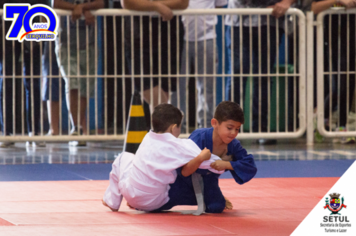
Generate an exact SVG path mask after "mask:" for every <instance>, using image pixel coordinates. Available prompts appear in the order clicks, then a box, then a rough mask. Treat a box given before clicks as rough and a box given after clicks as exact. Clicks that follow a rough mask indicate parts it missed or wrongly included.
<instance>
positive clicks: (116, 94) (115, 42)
mask: <svg viewBox="0 0 356 236" xmlns="http://www.w3.org/2000/svg"><path fill="white" fill-rule="evenodd" d="M56 12H57V14H58V15H59V16H66V18H67V20H68V22H69V21H70V15H71V12H69V11H63V10H56ZM271 12H272V10H271V9H214V10H184V11H175V12H174V14H175V15H176V16H193V17H194V19H195V22H197V17H198V16H203V17H207V16H210V15H217V16H222V20H223V21H225V17H226V16H233V15H239V16H240V17H242V16H248V17H250V18H251V16H252V15H258V19H259V21H258V22H259V23H258V26H257V31H258V32H259V37H258V45H259V47H260V48H261V47H267V48H268V52H269V50H270V46H271V45H269V43H267V42H263V41H262V40H261V33H260V32H261V27H262V25H263V23H264V22H261V17H262V16H266V19H268V22H269V20H270V19H271V18H272V16H270V15H271ZM93 14H94V15H95V16H96V21H95V26H94V32H95V33H94V35H95V39H92V38H90V35H89V34H90V32H89V31H90V29H89V28H88V27H86V28H85V42H87V43H88V42H89V40H93V41H94V42H95V43H94V45H95V46H94V47H95V48H94V53H93V55H94V56H92V57H91V56H87V55H88V54H89V49H88V46H87V47H85V49H83V50H84V51H85V52H86V53H87V55H86V56H85V60H86V64H87V65H89V63H92V62H94V63H93V64H94V65H93V66H94V73H89V70H90V69H92V67H91V68H90V67H88V66H87V68H86V72H87V73H86V74H84V75H83V74H77V75H74V76H72V75H69V76H68V78H70V79H73V77H75V78H76V79H77V80H78V78H84V79H86V86H87V88H88V89H87V90H86V91H85V95H86V100H85V101H84V102H85V104H86V107H87V110H86V112H85V116H86V128H87V130H88V135H79V136H75V140H77V141H105V140H117V139H120V140H123V139H124V138H125V133H126V121H127V116H126V115H127V110H128V109H129V101H128V98H129V97H130V95H131V94H132V93H133V91H134V89H135V88H134V87H135V85H134V84H135V79H137V78H139V84H140V85H141V86H140V87H141V88H140V89H139V91H140V92H141V95H143V94H144V91H143V86H142V85H143V84H144V80H146V78H147V79H150V81H152V78H153V77H157V78H158V84H159V85H161V84H162V82H163V81H164V78H173V77H176V78H177V82H176V84H177V85H179V81H180V80H181V79H184V78H195V79H198V78H199V77H202V78H203V81H204V83H203V84H204V91H206V88H207V86H212V87H213V88H214V89H215V90H214V93H213V107H215V106H216V105H217V102H218V101H219V100H225V99H226V98H225V97H226V96H227V94H226V92H225V86H226V84H225V80H226V79H228V78H230V77H235V78H240V85H241V86H240V98H241V99H240V100H239V101H240V103H241V106H243V107H244V108H245V110H246V111H248V112H246V114H245V116H246V117H249V119H248V121H249V125H248V126H247V125H245V126H246V127H242V130H241V133H240V134H239V136H238V138H239V139H257V138H271V139H282V138H297V137H300V136H302V135H303V134H304V133H305V131H306V116H307V114H306V104H307V100H306V63H305V62H306V54H305V53H306V19H305V15H304V13H303V12H302V11H300V10H298V9H289V10H288V12H287V17H286V18H287V19H290V18H292V19H293V21H292V23H291V27H292V28H291V29H293V30H292V32H289V33H290V35H291V36H290V37H292V38H293V42H294V44H293V45H289V44H288V43H287V41H285V43H284V45H282V47H283V48H284V50H285V54H284V57H285V60H284V64H285V65H288V64H290V62H289V61H290V60H289V59H288V57H289V56H288V55H289V54H288V52H287V51H288V49H289V48H290V47H293V52H294V56H293V59H291V60H292V63H291V65H292V68H293V70H292V71H290V72H288V71H287V66H285V69H284V72H283V71H282V72H281V65H280V64H281V63H280V58H279V57H280V53H279V48H280V43H279V35H278V34H279V33H278V30H277V31H276V34H277V35H276V38H277V41H276V47H275V48H276V50H277V51H276V55H277V56H276V64H275V67H276V69H275V72H274V71H271V70H270V69H268V72H267V73H262V72H261V69H259V71H258V73H253V71H252V67H250V70H249V72H248V73H245V72H243V73H242V72H241V73H235V72H234V70H233V71H232V73H231V74H230V73H226V72H225V70H224V69H223V71H222V72H221V73H218V71H217V69H216V68H214V72H213V73H206V69H207V68H206V66H204V67H205V69H204V71H205V72H204V73H198V72H197V70H196V71H195V72H194V73H190V72H189V71H186V73H181V66H182V65H181V58H180V57H179V52H178V51H179V50H180V49H182V48H181V47H182V45H181V44H180V42H178V41H176V42H175V43H176V52H175V54H173V52H172V51H171V50H168V58H169V59H171V56H172V55H175V56H176V60H175V63H176V68H175V69H176V71H177V74H171V73H169V71H171V69H172V68H171V65H169V66H168V73H161V69H162V68H161V63H159V65H158V68H159V72H158V73H157V74H155V73H152V70H151V72H150V73H144V66H143V63H144V61H143V59H144V56H146V55H144V54H143V53H142V52H138V53H136V54H135V52H136V51H135V50H137V48H135V42H134V39H135V38H134V37H136V35H134V30H133V29H134V27H133V19H134V16H137V17H138V19H139V22H141V24H142V22H143V21H142V19H143V16H149V22H150V24H149V25H150V28H149V32H151V33H152V19H154V18H155V15H156V14H155V13H150V12H134V11H128V10H112V9H110V10H109V9H102V10H97V11H94V12H93ZM0 15H2V11H1V10H0ZM99 17H100V18H99ZM110 17H111V18H110ZM129 19H131V22H130V24H131V26H132V27H131V32H129V35H128V32H127V31H126V30H124V27H125V24H127V22H128V20H129ZM109 21H110V27H112V28H108V27H109V26H108V25H109V23H108V22H109ZM100 22H101V23H100ZM175 24H176V25H174V26H173V25H172V24H171V23H168V26H167V30H168V33H169V32H170V30H171V29H172V28H173V27H175V30H176V32H177V35H179V34H181V33H182V32H180V31H179V30H180V29H179V27H177V26H179V24H180V23H179V22H178V21H176V22H175ZM278 24H279V23H277V25H276V28H279V25H278ZM284 24H285V27H286V28H288V27H289V25H288V24H287V21H286V23H284ZM241 26H242V24H240V27H241ZM160 27H161V23H159V25H158V29H160ZM195 27H197V23H195ZM4 28H5V27H3V28H2V29H3V35H4V34H5V33H6V32H4V31H5V30H4ZM117 29H120V32H117ZM186 29H187V27H186ZM65 30H66V32H67V36H68V39H67V45H71V44H73V43H75V42H72V41H70V35H71V34H70V28H69V26H67V28H66V29H65ZM77 30H78V31H79V25H78V24H77ZM143 30H144V29H143V27H139V31H138V35H139V38H141V40H139V45H140V47H139V49H142V46H143V43H145V42H143V40H142V37H143ZM214 30H215V31H216V30H217V29H216V27H215V26H214ZM110 31H112V32H113V33H112V35H110V36H108V33H109V32H110ZM249 31H250V32H251V31H252V27H249ZM160 32H161V31H160V30H159V31H158V37H159V38H161V37H163V35H161V33H160ZM218 33H219V34H220V35H222V37H223V39H225V35H226V31H225V27H222V29H221V31H220V32H218ZM233 33H234V28H232V29H231V50H232V51H233V50H234V48H236V47H241V45H235V44H234V40H233ZM287 33H288V30H287ZM78 35H79V33H77V36H78ZM98 35H102V37H98ZM60 36H61V34H60V35H59V37H60ZM118 37H121V40H119V38H118ZM125 37H126V38H129V40H130V41H131V44H130V45H129V48H127V44H126V45H125V40H126V39H125ZM195 37H197V36H195ZM242 37H243V34H240V38H242ZM249 37H251V33H250V35H249ZM168 39H169V40H168V48H169V49H170V48H171V46H172V45H170V42H171V41H172V39H171V38H170V37H169V36H168ZM213 41H214V45H216V44H217V39H216V38H214V39H213ZM267 41H268V40H267ZM4 42H5V40H4V37H3V44H2V47H3V54H2V55H0V56H1V57H2V58H3V62H5V61H6V60H5V58H6V56H7V53H9V52H7V51H6V49H7V48H6V47H5V44H4ZM62 43H63V42H62ZM265 43H267V45H266V44H265ZM15 44H16V43H15V42H12V46H14V45H15ZM76 44H77V45H76V46H75V49H74V50H76V53H77V54H78V52H79V50H80V43H79V39H77V42H76ZM110 45H111V46H110ZM158 45H159V48H160V47H161V46H162V45H161V44H158ZM186 45H187V44H186ZM221 46H222V49H223V50H222V51H221V54H222V57H221V58H222V60H221V62H219V63H220V64H221V65H222V67H223V68H224V67H225V66H226V65H228V63H231V64H232V65H234V58H233V57H232V58H231V62H228V61H226V60H225V54H226V53H227V52H226V51H225V46H226V45H225V40H223V41H222V45H221ZM20 47H21V51H22V52H24V50H25V49H24V46H23V44H21V46H20ZM32 47H33V46H30V52H32V50H33V48H32ZM110 47H113V49H115V50H114V51H112V49H111V48H110ZM149 47H150V48H149V51H150V52H152V50H153V48H152V43H150V46H149ZM206 47H207V46H206V43H205V44H204V48H205V49H206ZM214 47H216V46H214ZM39 48H40V49H39V50H40V54H42V52H43V45H42V44H41V45H40V46H39ZM119 49H120V50H119ZM186 49H188V47H187V46H186ZM71 50H72V49H71V48H70V47H69V46H68V47H67V49H66V52H67V55H70V53H71ZM117 50H119V52H121V55H118V51H117ZM194 50H195V52H196V54H197V43H195V48H194ZM125 51H127V54H128V57H129V58H127V55H126V57H125ZM141 51H142V50H141ZM162 53H163V51H162V50H161V49H158V54H157V55H158V57H159V58H160V57H161V56H162ZM248 53H249V54H250V55H252V46H250V50H249V52H248ZM213 54H214V55H213V57H214V59H217V58H218V54H217V53H216V50H213ZM135 55H138V57H139V58H140V60H138V59H137V60H138V65H139V68H140V70H138V72H137V73H132V72H131V73H130V70H129V69H128V66H129V65H130V66H131V71H134V70H135V69H134V68H132V67H134V66H135V63H136V61H134V60H135ZM130 56H131V57H130ZM59 57H61V56H59ZM78 57H79V56H77V58H78ZM204 58H205V56H204ZM263 59H264V58H263V56H261V53H259V60H258V61H259V63H258V67H259V68H261V61H262V60H263ZM24 60H26V59H24V58H22V60H21V61H22V62H21V63H22V64H21V67H23V66H24ZM49 60H50V64H52V62H53V61H52V57H51V56H50V59H49ZM110 60H112V61H110ZM120 60H121V65H118V62H119V61H120ZM149 60H150V61H152V60H153V55H152V53H150V55H149ZM267 60H268V63H270V62H269V61H270V58H269V57H268V59H267ZM240 62H243V58H242V57H240ZM252 62H253V59H252V57H250V64H251V65H252ZM13 63H15V61H13ZM101 63H102V64H101ZM110 63H112V64H110ZM193 64H194V65H195V66H197V65H198V60H197V56H195V63H193ZM240 64H242V63H240ZM66 65H67V67H68V68H70V67H71V65H72V64H71V62H70V61H69V60H67V61H66ZM111 65H113V68H110V66H111ZM204 65H206V64H205V63H204ZM119 66H121V67H120V68H119ZM153 66H154V65H153V63H150V65H149V66H148V67H149V68H151V69H152V68H153ZM76 67H77V68H76V69H77V71H79V70H80V68H79V65H77V66H76ZM100 70H102V71H100ZM118 71H120V72H118ZM240 71H242V70H240ZM77 73H78V72H77ZM2 76H3V78H7V79H11V83H12V84H13V93H14V94H16V93H17V92H18V91H17V90H15V84H16V81H17V80H22V79H23V78H29V79H30V81H31V87H32V91H34V90H33V88H34V87H33V86H34V85H35V83H34V82H33V81H36V80H39V79H38V78H42V77H43V75H42V72H40V74H38V75H37V74H34V73H33V72H32V71H31V74H30V75H25V74H24V73H23V72H22V74H20V75H15V71H13V73H12V74H11V75H9V74H5V72H3V75H2ZM56 77H58V75H53V74H50V75H48V78H56ZM143 77H146V78H145V79H144V78H143ZM207 77H212V78H214V79H213V80H212V81H210V80H208V78H207ZM91 78H94V81H95V82H94V96H92V95H91V94H89V89H90V88H91V87H92V86H93V85H91V84H90V83H89V81H90V79H91ZM242 78H246V81H247V82H246V85H245V86H246V87H245V88H243V87H244V83H243V82H242V80H244V79H242ZM272 78H276V79H275V82H274V84H275V89H274V87H271V86H270V82H271V79H272ZM119 79H120V80H121V81H120V80H119ZM263 79H266V80H268V88H267V89H268V91H267V94H268V96H267V99H268V102H267V104H268V107H267V130H266V131H265V130H262V129H261V123H262V121H261V120H262V119H263V117H261V115H258V128H257V131H256V132H253V126H252V116H253V111H252V110H253V105H252V104H253V95H254V93H253V89H252V87H253V86H252V81H253V80H255V81H260V82H259V85H261V80H263ZM4 81H5V80H4ZM40 81H42V79H41V80H40ZM50 81H51V80H50ZM169 81H170V80H169ZM282 82H284V90H283V91H282V89H281V87H282ZM4 83H6V82H4ZM173 83H174V82H173ZM21 84H22V83H21ZM39 84H40V87H42V86H43V83H42V82H39ZM50 84H51V83H50ZM59 84H60V86H59V90H61V83H59ZM79 84H80V83H79ZM186 84H187V82H186ZM231 84H232V85H231V86H232V89H231V94H230V96H231V97H232V98H233V97H234V93H235V92H236V91H234V79H232V82H231ZM21 86H22V88H21V90H20V91H22V92H20V93H21V103H19V102H16V101H15V100H13V103H12V107H11V109H12V114H11V118H12V120H13V121H15V120H16V114H17V112H16V107H18V106H19V104H20V106H21V112H20V113H21V115H20V116H21V122H22V123H21V128H20V130H17V132H15V135H3V136H0V141H11V142H16V141H19V142H20V141H40V140H43V141H70V140H73V136H71V135H69V133H70V126H69V125H68V129H67V130H68V131H63V127H62V123H63V121H64V120H67V123H68V124H69V123H70V118H66V117H65V118H64V120H62V116H61V115H60V119H59V122H60V126H59V129H60V135H58V136H46V135H45V134H46V133H47V132H46V130H44V123H45V122H44V115H43V114H44V106H43V104H42V103H41V104H40V105H39V106H40V117H35V116H34V112H32V121H31V127H32V130H33V128H34V126H35V122H37V121H38V120H40V130H39V132H38V134H36V135H33V136H31V137H29V136H28V135H27V134H26V133H25V132H26V129H25V112H24V110H25V104H24V102H23V101H24V99H25V93H24V88H23V85H21ZM70 86H71V85H70ZM70 86H68V87H69V88H68V89H69V90H70ZM98 86H103V93H102V95H100V88H99V87H98ZM110 86H113V87H114V89H113V93H111V94H113V97H112V98H110V97H109V96H110V95H109V91H110V90H109V88H110ZM118 86H121V91H118V89H117V88H118ZM172 86H173V84H172V83H171V82H168V88H169V89H168V90H169V92H168V99H169V100H174V99H175V98H176V103H177V106H178V107H180V104H182V103H181V100H183V101H184V102H185V105H186V107H188V106H189V105H193V104H197V99H196V98H197V92H196V90H195V96H194V98H193V99H190V100H189V97H188V94H189V91H190V90H189V88H184V89H185V90H186V93H185V94H186V96H185V97H184V98H181V97H180V91H179V89H180V86H178V89H177V92H176V93H172V92H171V90H170V88H171V87H172ZM219 86H220V87H219ZM248 86H249V90H248V91H249V96H248V97H247V96H245V95H244V96H245V97H244V98H242V94H244V92H246V93H247V90H246V88H247V87H248ZM153 87H154V86H153V84H152V82H150V85H149V88H150V90H151V93H150V94H149V95H148V97H149V98H150V99H149V100H151V102H150V105H151V107H152V106H153V105H154V104H153V103H154V102H153V101H152V100H153V97H154V94H153V92H152V91H153ZM80 88H81V85H79V87H78V89H79V90H80ZM218 88H219V89H218ZM289 88H291V89H289ZM50 91H52V90H50ZM158 91H159V96H158V102H162V101H164V97H163V95H162V93H161V90H160V89H159V90H158ZM6 92H8V91H5V93H6ZM120 92H121V94H120ZM281 92H283V93H284V98H283V96H281V94H280V93H281ZM58 93H59V100H60V101H61V100H62V99H64V97H65V95H64V94H63V93H62V92H61V91H59V92H58ZM261 93H262V91H261V86H260V87H259V89H258V100H259V101H258V113H259V114H260V113H261V110H262V109H263V107H262V106H263V101H262V100H263V99H264V98H262V96H261ZM14 97H15V96H14ZM50 97H51V92H50ZM90 97H94V98H92V99H90ZM271 97H274V98H275V100H276V101H275V106H276V108H275V110H274V111H273V109H272V108H271V104H272V101H271ZM206 98H207V94H206V92H204V99H205V101H206ZM288 98H289V99H288ZM111 99H112V100H113V101H114V102H112V101H110V100H111ZM142 100H143V96H142ZM280 101H283V102H284V106H283V107H280ZM1 102H2V103H3V104H5V101H4V100H3V101H1ZM81 102H83V101H81V100H80V99H78V101H77V103H78V113H77V123H80V122H81V120H82V119H83V115H82V114H80V108H81ZM109 102H111V103H110V104H111V105H110V106H109V105H108V104H109ZM60 104H62V103H60ZM120 104H122V106H120V107H119V105H120ZM82 105H83V104H82ZM205 105H206V104H205ZM35 106H36V104H34V101H33V99H32V100H31V110H32V111H34V107H35ZM60 109H61V111H62V110H63V108H62V107H61V105H60ZM100 109H102V110H100ZM280 110H284V115H283V116H282V113H281V112H280ZM291 110H293V112H291V113H292V115H289V114H288V112H289V111H291ZM91 112H92V113H94V115H91ZM109 112H112V113H110V114H112V116H111V117H109V115H108V114H109ZM60 114H61V112H60ZM190 116H191V115H189V110H187V111H186V114H185V122H186V125H187V127H191V128H192V129H195V128H198V125H199V124H198V122H197V121H196V120H197V119H196V116H195V124H189V117H190ZM272 116H275V118H273V119H274V121H273V120H272ZM120 117H121V119H119V118H120ZM203 117H204V122H203V124H201V125H202V126H203V127H205V126H207V125H208V122H209V121H208V120H207V117H208V114H207V111H206V109H204V115H203ZM290 119H291V120H292V121H289V120H290ZM108 120H111V123H112V127H113V128H112V129H110V127H109V126H108ZM282 121H284V124H283V122H282ZM273 122H274V123H275V128H274V129H271V128H270V127H271V124H272V123H273ZM280 123H282V124H280ZM289 123H290V125H289ZM15 126H16V125H15V123H14V122H13V124H12V130H16V127H15ZM118 126H119V127H121V128H118ZM288 126H290V127H288ZM90 130H92V132H89V131H90ZM190 131H191V130H189V129H186V132H185V133H183V134H182V135H181V136H182V137H188V136H189V132H190ZM3 132H4V131H3Z"/></svg>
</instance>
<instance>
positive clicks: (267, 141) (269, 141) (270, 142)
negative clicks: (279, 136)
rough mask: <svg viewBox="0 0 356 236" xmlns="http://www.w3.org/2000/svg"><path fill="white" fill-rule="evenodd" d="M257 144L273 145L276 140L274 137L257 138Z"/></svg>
mask: <svg viewBox="0 0 356 236" xmlns="http://www.w3.org/2000/svg"><path fill="white" fill-rule="evenodd" d="M256 143H257V144H260V145H274V144H277V140H276V139H258V140H257V141H256Z"/></svg>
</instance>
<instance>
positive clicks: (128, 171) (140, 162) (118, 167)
mask: <svg viewBox="0 0 356 236" xmlns="http://www.w3.org/2000/svg"><path fill="white" fill-rule="evenodd" d="M200 152H201V149H200V148H199V147H198V146H197V145H196V144H195V143H194V142H193V141H192V140H190V139H179V138H176V137H174V136H173V135H172V134H170V133H163V134H157V133H154V132H152V131H150V132H149V133H148V134H147V135H146V136H145V137H144V139H143V141H142V143H141V144H140V147H139V148H138V150H137V152H136V155H134V154H132V153H128V152H123V153H121V154H120V155H119V156H118V157H117V158H116V160H115V161H114V163H113V165H112V170H111V172H110V184H109V187H108V188H107V190H106V192H105V194H104V198H103V199H104V201H105V202H106V204H107V205H108V206H110V207H111V208H113V209H119V208H120V205H121V201H122V198H123V197H124V198H125V199H126V200H127V202H128V203H129V204H130V205H131V206H132V207H134V208H136V209H139V210H143V211H152V210H155V209H158V208H160V207H161V206H163V205H164V204H165V203H167V202H168V201H169V197H168V191H169V189H170V186H169V184H172V183H174V181H175V180H176V178H177V172H176V169H177V168H179V167H181V166H183V165H185V164H186V163H188V162H189V161H190V160H192V159H194V158H195V157H196V156H198V155H199V154H200ZM216 160H221V159H220V158H219V157H218V156H216V155H214V154H212V155H211V158H210V160H207V161H204V162H203V163H202V164H201V165H200V167H199V168H201V169H209V170H210V171H212V172H214V173H218V174H222V173H223V172H224V171H217V170H215V169H212V168H211V167H210V164H211V163H213V162H214V161H216Z"/></svg>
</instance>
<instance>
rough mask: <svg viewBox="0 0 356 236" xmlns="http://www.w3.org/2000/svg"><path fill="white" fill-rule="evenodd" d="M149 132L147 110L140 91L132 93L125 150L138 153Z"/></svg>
mask: <svg viewBox="0 0 356 236" xmlns="http://www.w3.org/2000/svg"><path fill="white" fill-rule="evenodd" d="M146 134H147V128H146V119H145V112H144V111H143V106H142V103H141V96H140V94H139V93H138V92H135V93H134V94H133V95H132V99H131V107H130V114H129V119H128V121H127V126H126V137H125V143H124V152H131V153H133V154H135V153H136V151H137V149H138V147H139V146H140V144H141V142H142V140H143V138H144V137H145V135H146Z"/></svg>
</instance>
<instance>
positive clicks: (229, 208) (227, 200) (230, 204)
mask: <svg viewBox="0 0 356 236" xmlns="http://www.w3.org/2000/svg"><path fill="white" fill-rule="evenodd" d="M224 198H225V210H232V208H233V207H234V206H233V205H232V203H231V202H230V200H229V199H227V198H226V197H224Z"/></svg>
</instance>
